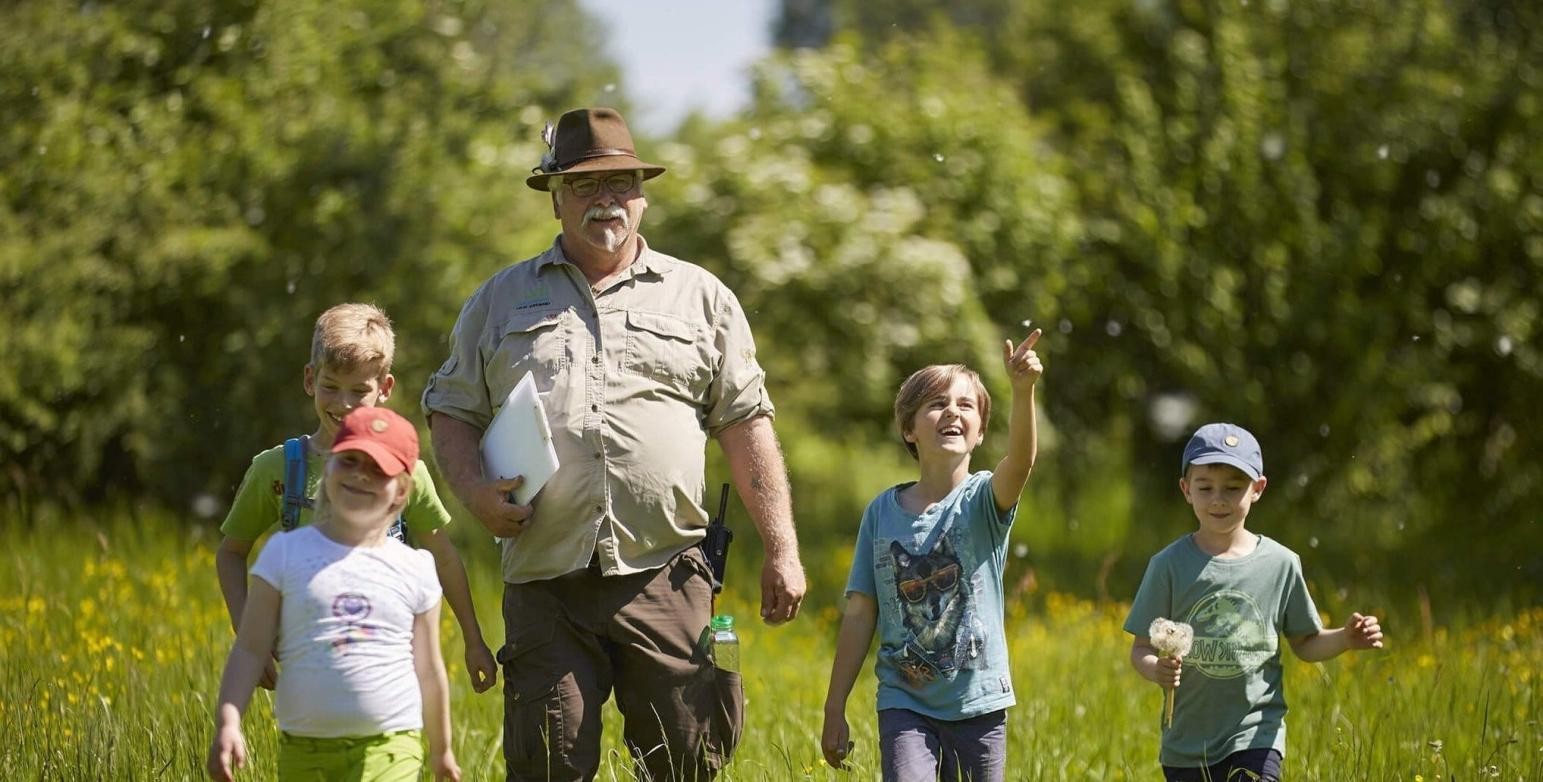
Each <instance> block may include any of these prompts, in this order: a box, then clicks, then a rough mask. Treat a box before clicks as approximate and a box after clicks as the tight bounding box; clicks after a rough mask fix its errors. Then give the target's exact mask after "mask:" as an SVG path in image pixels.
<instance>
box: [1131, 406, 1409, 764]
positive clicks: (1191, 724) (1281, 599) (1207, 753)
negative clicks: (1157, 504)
mask: <svg viewBox="0 0 1543 782" xmlns="http://www.w3.org/2000/svg"><path fill="white" fill-rule="evenodd" d="M1180 473H1181V475H1182V477H1181V478H1180V479H1179V489H1180V490H1181V491H1183V492H1184V498H1185V500H1186V501H1188V502H1189V504H1190V506H1191V507H1192V508H1193V509H1194V512H1195V518H1196V520H1197V521H1198V522H1199V528H1198V529H1196V530H1195V531H1194V532H1193V533H1191V534H1188V535H1185V536H1184V537H1182V538H1179V539H1178V540H1176V541H1174V542H1173V543H1172V544H1170V545H1169V546H1168V547H1167V548H1165V549H1163V550H1162V551H1160V552H1158V554H1157V555H1156V556H1154V557H1152V560H1151V562H1150V563H1149V564H1148V565H1147V572H1146V575H1145V576H1144V577H1143V578H1142V579H1141V587H1140V588H1139V589H1138V590H1137V592H1136V599H1135V600H1134V601H1133V602H1132V604H1131V608H1130V616H1129V617H1127V618H1126V620H1125V631H1126V632H1128V633H1130V634H1131V635H1133V636H1135V641H1134V642H1133V643H1132V645H1131V652H1130V660H1131V665H1132V666H1134V667H1135V668H1136V671H1137V672H1138V673H1140V674H1141V675H1142V676H1143V677H1145V678H1146V679H1147V680H1149V681H1151V682H1153V683H1155V684H1158V685H1161V686H1162V687H1163V688H1165V689H1171V690H1173V691H1174V696H1173V697H1174V706H1173V721H1172V723H1171V724H1170V725H1169V726H1168V727H1167V728H1166V729H1165V730H1164V731H1163V736H1162V747H1161V751H1160V753H1159V756H1158V757H1159V762H1160V763H1162V766H1163V776H1164V778H1165V779H1166V780H1168V782H1191V781H1193V782H1200V780H1211V779H1216V780H1231V779H1249V780H1260V781H1261V782H1273V780H1278V779H1280V774H1281V763H1282V761H1283V756H1284V754H1285V751H1286V721H1285V715H1286V698H1285V694H1284V692H1283V691H1282V689H1281V662H1280V644H1279V640H1278V638H1279V637H1280V636H1285V637H1286V640H1287V641H1288V642H1289V643H1290V644H1291V649H1292V651H1293V652H1295V653H1296V655H1297V657H1299V658H1301V659H1303V660H1307V661H1309V662H1316V661H1320V660H1327V659H1329V658H1331V657H1335V656H1338V655H1339V654H1341V653H1343V652H1345V651H1348V650H1351V649H1373V648H1379V649H1380V648H1381V647H1382V628H1381V626H1380V625H1379V624H1378V622H1377V617H1375V616H1362V615H1361V614H1351V615H1350V619H1349V621H1347V622H1346V623H1345V626H1344V627H1343V628H1334V629H1329V630H1325V629H1324V628H1323V625H1322V623H1320V622H1319V620H1318V610H1317V608H1315V607H1314V606H1313V598H1312V596H1311V595H1309V594H1308V593H1307V582H1306V580H1305V579H1304V578H1303V577H1302V561H1301V559H1299V558H1298V557H1297V555H1296V554H1295V553H1294V552H1292V551H1291V549H1288V548H1286V547H1285V546H1282V545H1281V544H1279V543H1277V542H1275V541H1273V540H1270V539H1269V538H1267V537H1264V536H1263V535H1256V534H1254V533H1252V532H1249V531H1248V530H1247V529H1246V528H1245V527H1244V522H1245V521H1246V520H1247V518H1248V512H1249V510H1250V508H1252V507H1253V504H1254V502H1256V501H1258V499H1259V497H1260V496H1261V495H1263V494H1264V487H1265V483H1266V480H1265V477H1264V454H1263V453H1262V451H1261V450H1260V448H1259V441H1258V440H1255V439H1254V436H1253V435H1252V434H1249V433H1248V431H1247V430H1245V429H1243V428H1242V427H1239V426H1234V425H1232V424H1207V425H1205V426H1202V427H1200V429H1199V430H1198V431H1196V432H1195V434H1194V436H1192V437H1191V438H1190V440H1189V444H1188V445H1186V446H1185V448H1184V458H1183V461H1182V462H1181V463H1180ZM1156 619H1169V620H1172V621H1177V622H1184V623H1187V624H1189V625H1190V626H1191V627H1192V628H1193V629H1194V640H1193V647H1192V648H1191V649H1190V652H1189V654H1188V655H1187V656H1183V657H1164V656H1161V655H1160V654H1159V653H1158V650H1157V649H1156V648H1155V647H1154V646H1153V644H1152V639H1151V638H1150V637H1149V636H1148V633H1149V632H1151V631H1150V628H1151V626H1152V622H1153V620H1156ZM1181 669H1182V670H1184V671H1193V673H1191V674H1190V675H1189V676H1188V677H1187V678H1185V679H1184V681H1183V684H1182V685H1181V684H1180V681H1179V679H1180V672H1181ZM1235 775H1237V776H1235Z"/></svg>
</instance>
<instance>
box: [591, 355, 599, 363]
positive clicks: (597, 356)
mask: <svg viewBox="0 0 1543 782" xmlns="http://www.w3.org/2000/svg"><path fill="white" fill-rule="evenodd" d="M589 363H591V364H598V363H600V354H599V353H596V354H595V355H594V356H593V357H592V358H590V360H589Z"/></svg>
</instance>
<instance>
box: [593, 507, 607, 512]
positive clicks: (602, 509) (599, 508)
mask: <svg viewBox="0 0 1543 782" xmlns="http://www.w3.org/2000/svg"><path fill="white" fill-rule="evenodd" d="M595 512H596V513H604V512H605V506H604V505H596V506H595Z"/></svg>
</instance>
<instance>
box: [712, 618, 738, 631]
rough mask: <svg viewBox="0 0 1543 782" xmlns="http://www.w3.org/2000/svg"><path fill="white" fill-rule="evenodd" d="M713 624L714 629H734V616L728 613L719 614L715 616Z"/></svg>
mask: <svg viewBox="0 0 1543 782" xmlns="http://www.w3.org/2000/svg"><path fill="white" fill-rule="evenodd" d="M712 626H713V629H714V630H733V629H734V617H732V616H729V615H728V614H719V615H717V616H715V617H713V621H712Z"/></svg>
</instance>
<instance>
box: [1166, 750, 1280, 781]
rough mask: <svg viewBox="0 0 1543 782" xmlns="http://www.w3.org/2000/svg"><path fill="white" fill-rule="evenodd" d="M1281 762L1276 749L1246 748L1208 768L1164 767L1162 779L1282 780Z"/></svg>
mask: <svg viewBox="0 0 1543 782" xmlns="http://www.w3.org/2000/svg"><path fill="white" fill-rule="evenodd" d="M1280 763H1281V756H1280V753H1279V752H1276V751H1275V750H1273V749H1245V750H1239V751H1237V752H1234V753H1232V754H1231V755H1228V756H1227V757H1226V758H1225V759H1224V760H1222V762H1220V763H1217V764H1216V765H1214V766H1211V767H1209V768H1207V767H1203V766H1196V767H1193V768H1190V767H1184V768H1180V767H1177V766H1163V778H1164V779H1166V780H1168V782H1280Z"/></svg>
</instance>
